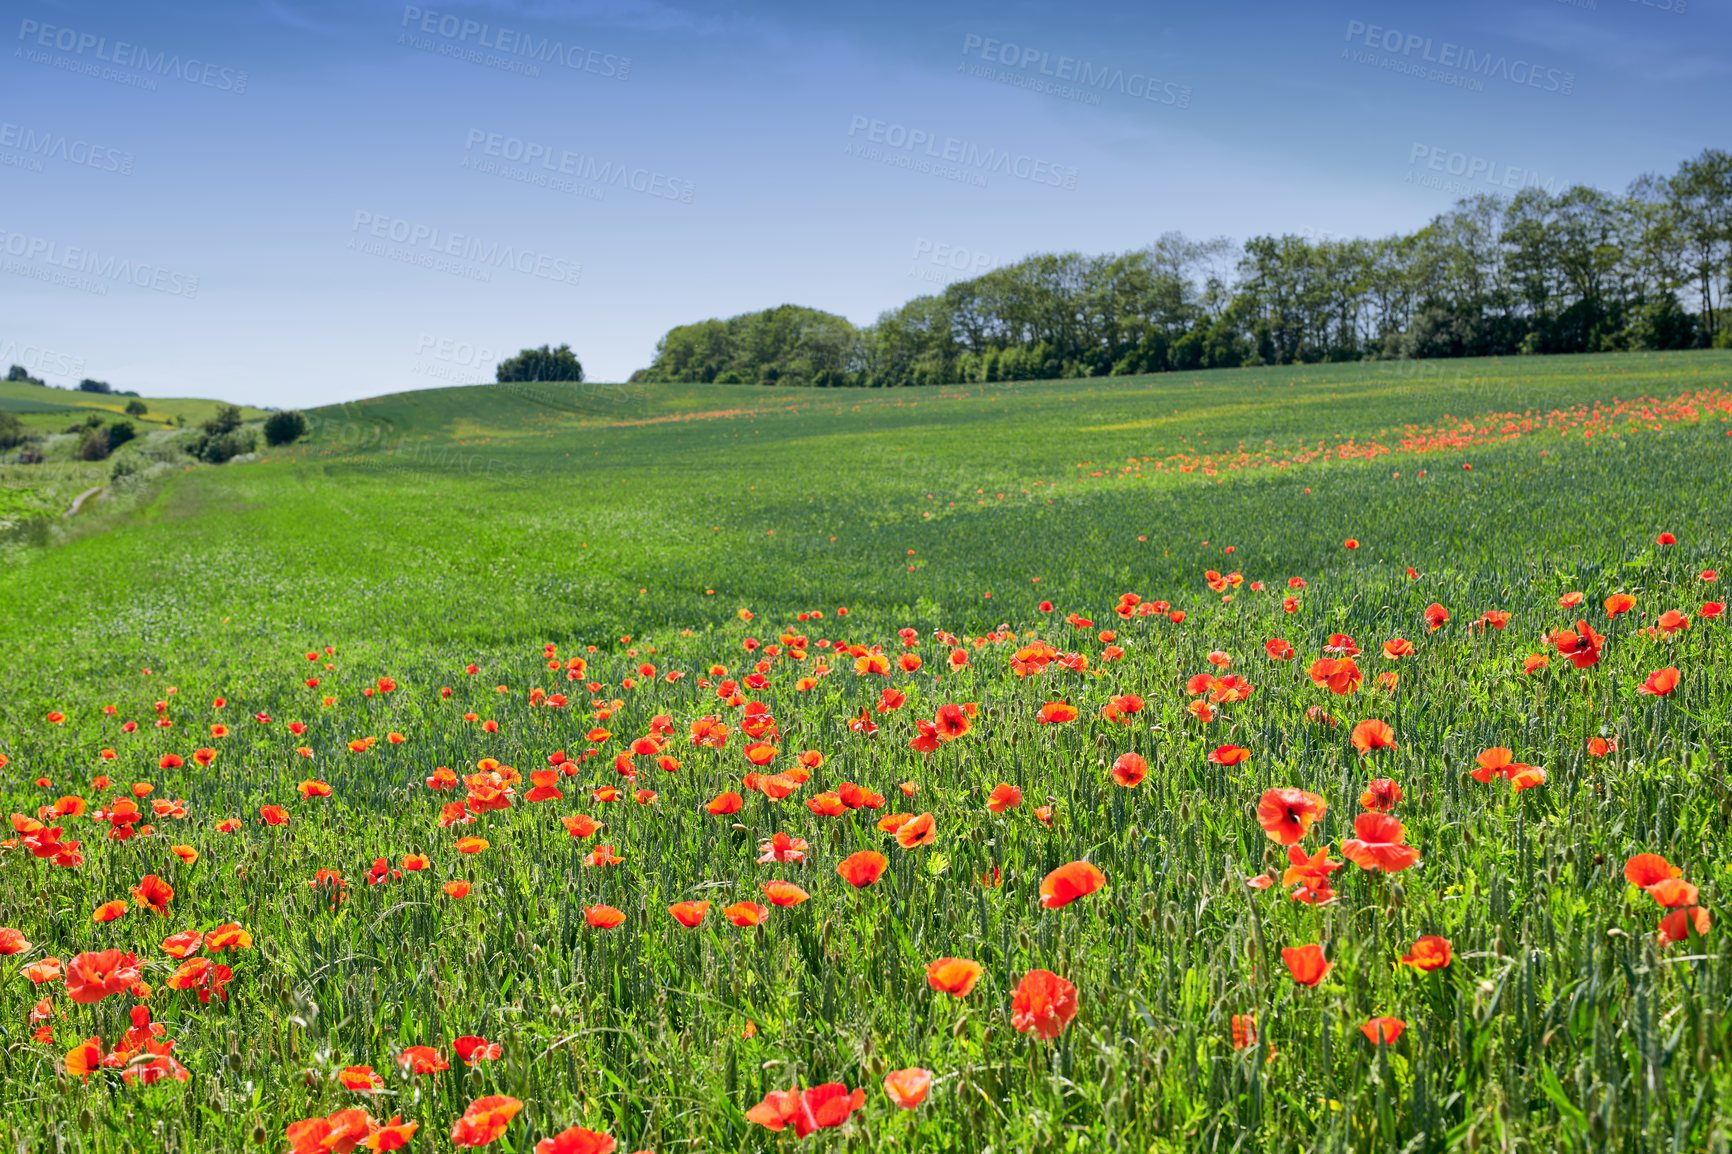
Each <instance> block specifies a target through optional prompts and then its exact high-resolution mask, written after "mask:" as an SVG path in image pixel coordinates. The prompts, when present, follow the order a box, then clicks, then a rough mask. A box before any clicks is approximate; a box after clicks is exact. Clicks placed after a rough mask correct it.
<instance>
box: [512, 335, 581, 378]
mask: <svg viewBox="0 0 1732 1154" xmlns="http://www.w3.org/2000/svg"><path fill="white" fill-rule="evenodd" d="M493 376H494V379H495V380H497V381H498V382H499V383H500V384H502V385H503V384H507V383H509V382H512V381H574V382H580V381H582V380H583V365H582V364H580V363H579V362H578V359H577V354H576V353H574V352H572V351H571V346H570V345H560V346H559V347H558V348H557V349H552V348H548V347H547V346H546V345H542V346H541V347H540V348H539V349H524V350H523V351H522V352H520V353H518V354H517V355H516V356H515V357H511V358H509V359H507V360H503V361H500V362H499V367H498V368H497V369H495V370H494V373H493Z"/></svg>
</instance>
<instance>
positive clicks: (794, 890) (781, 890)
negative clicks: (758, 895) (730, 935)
mask: <svg viewBox="0 0 1732 1154" xmlns="http://www.w3.org/2000/svg"><path fill="white" fill-rule="evenodd" d="M761 888H762V889H763V891H764V896H765V897H767V898H769V899H770V904H771V905H773V906H797V905H799V904H800V903H801V902H803V901H805V900H806V899H807V898H809V897H811V896H812V895H811V894H809V893H807V892H806V891H805V890H803V889H801V888H800V887H799V886H797V885H795V884H794V883H793V882H784V881H772V882H765V883H764V884H763V886H762V887H761ZM736 924H737V923H736Z"/></svg>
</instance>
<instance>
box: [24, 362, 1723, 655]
mask: <svg viewBox="0 0 1732 1154" xmlns="http://www.w3.org/2000/svg"><path fill="white" fill-rule="evenodd" d="M1724 360H1725V358H1724V354H1699V355H1692V356H1684V357H1678V356H1671V357H1666V358H1661V357H1659V356H1652V357H1643V356H1625V357H1611V358H1607V357H1595V358H1554V359H1533V360H1524V361H1519V362H1513V363H1510V364H1506V365H1497V364H1495V363H1490V362H1468V363H1463V364H1461V365H1456V364H1453V363H1452V364H1449V365H1447V366H1445V368H1446V372H1447V373H1448V374H1450V375H1445V376H1444V377H1443V378H1442V379H1437V378H1436V377H1435V376H1433V375H1430V374H1431V370H1429V369H1425V370H1424V371H1425V372H1426V373H1427V375H1425V376H1422V377H1419V378H1417V379H1415V378H1413V377H1403V376H1400V375H1396V374H1395V373H1394V372H1392V369H1391V367H1390V366H1325V367H1312V368H1299V369H1294V368H1278V369H1262V370H1234V371H1227V372H1220V373H1207V374H1197V375H1183V376H1180V375H1172V376H1161V377H1153V378H1132V379H1128V380H1108V381H1094V382H1059V383H1034V384H1018V385H1009V386H986V387H971V388H969V389H966V390H959V389H945V390H904V391H895V392H876V391H870V392H868V391H840V390H838V391H834V392H824V391H802V392H793V391H777V390H767V389H757V388H751V387H737V386H732V387H731V386H709V387H705V386H671V387H670V386H657V387H653V388H633V387H607V386H603V387H592V386H584V387H578V388H570V387H567V389H564V390H561V389H559V387H557V386H545V385H544V386H531V387H528V388H526V389H522V390H513V389H510V388H509V387H504V386H483V387H478V388H468V389H441V390H433V391H429V392H424V393H408V394H398V395H394V396H389V397H383V398H378V399H375V400H373V401H369V402H362V403H358V404H354V405H348V406H342V407H338V408H333V409H327V410H321V411H319V412H317V413H315V414H314V415H315V416H316V417H318V418H319V430H318V433H317V435H316V438H315V439H314V440H313V441H312V442H310V443H304V444H302V445H297V446H294V447H293V448H292V450H290V451H282V452H277V453H274V454H272V455H271V456H270V458H269V459H268V460H266V461H264V462H260V463H257V464H252V465H245V466H241V467H238V468H226V469H221V468H219V469H196V470H192V471H189V472H186V473H184V474H181V475H180V476H178V477H177V478H175V479H174V480H173V481H172V482H171V483H170V484H168V485H167V486H166V487H165V488H164V489H163V490H162V491H161V492H160V493H158V494H157V495H156V496H155V497H154V499H153V500H152V501H151V502H150V503H149V504H148V506H146V507H144V508H143V509H142V510H139V511H136V512H132V513H128V514H126V515H125V516H124V517H123V518H121V519H119V520H112V519H111V520H108V521H106V522H105V521H104V520H103V519H102V518H101V516H100V515H99V516H97V517H94V518H91V519H89V520H88V521H87V522H86V523H85V526H84V527H83V528H82V529H81V530H80V532H81V533H83V534H84V536H83V537H82V539H80V540H76V541H73V542H71V543H69V544H67V545H66V546H65V547H63V548H59V549H55V550H52V551H50V552H47V553H22V554H16V555H15V557H16V560H15V561H14V563H13V565H12V566H11V567H10V569H9V572H8V573H7V574H6V575H4V576H0V593H3V594H4V596H5V597H6V598H7V599H8V601H9V602H10V603H12V604H16V605H18V606H19V607H20V609H21V610H23V612H21V613H20V614H19V615H18V616H16V617H13V618H12V619H11V620H12V622H14V623H17V622H24V621H29V622H30V623H31V624H30V627H28V628H21V627H20V626H19V625H18V624H12V625H10V626H9V627H5V626H0V637H6V635H7V633H8V632H10V633H11V634H12V636H11V638H10V640H11V641H12V642H13V643H15V644H17V645H22V646H23V647H24V651H23V653H22V654H20V657H21V659H25V660H29V661H38V662H40V661H48V662H49V663H50V664H59V663H61V662H63V661H70V662H74V663H76V665H77V666H78V667H81V668H84V669H86V670H93V669H96V668H98V667H100V666H102V665H104V664H107V660H106V659H104V660H100V661H99V660H97V659H95V658H94V657H91V656H89V654H90V653H91V652H92V650H91V647H90V644H89V643H90V641H91V640H92V639H93V638H95V637H98V636H100V637H103V638H107V639H110V640H111V642H114V643H118V644H120V645H121V646H122V647H123V650H124V651H126V652H128V655H129V656H128V660H129V661H130V658H131V657H132V656H138V657H146V656H149V655H151V654H153V653H156V652H160V650H161V649H163V648H164V647H166V646H169V645H171V644H179V643H182V642H184V641H185V640H186V639H187V638H190V637H196V636H201V635H203V633H204V631H206V630H208V629H212V628H214V627H215V626H216V625H217V624H218V623H219V622H221V620H222V619H223V618H229V619H230V622H229V624H228V626H227V627H226V628H227V630H228V631H229V634H230V635H231V636H233V637H234V638H235V640H236V642H238V643H241V644H243V645H245V646H247V647H249V648H250V646H251V645H254V644H273V645H274V644H276V643H277V642H278V640H279V639H281V638H283V637H285V636H298V637H303V638H305V640H306V641H308V642H311V641H313V640H316V639H318V638H320V637H325V636H338V635H341V636H345V637H362V638H365V637H372V638H374V639H376V641H377V643H379V644H385V643H387V637H388V638H389V643H390V644H394V645H403V644H426V643H435V642H440V641H444V640H456V639H461V640H463V641H464V642H465V643H466V644H474V643H485V644H488V645H500V646H506V645H511V644H521V643H524V642H527V641H531V640H534V639H537V638H541V637H543V636H544V635H545V636H548V637H556V638H563V637H565V636H579V637H584V638H587V639H597V638H605V637H607V636H609V635H614V634H617V633H619V632H622V631H630V630H634V629H637V630H641V629H643V628H646V627H648V626H650V625H652V624H655V623H658V622H662V623H677V624H681V625H684V624H701V623H702V622H704V621H706V620H712V619H716V618H720V617H725V616H727V615H728V614H730V613H731V612H732V610H733V609H734V608H736V607H738V606H740V605H747V604H749V605H751V606H753V607H754V608H756V609H759V610H760V611H763V610H780V609H787V608H796V607H801V606H804V605H808V604H809V605H812V606H817V605H820V604H824V603H828V602H832V601H836V600H839V599H846V600H848V601H850V602H852V603H855V604H856V605H858V606H860V607H861V608H862V609H866V610H870V609H879V610H882V611H884V613H886V614H888V615H906V614H910V613H916V612H917V613H918V614H919V615H920V616H921V618H922V619H923V620H926V621H930V622H931V623H932V624H934V625H937V624H944V625H946V626H947V627H951V628H958V627H961V626H964V625H966V624H969V623H973V624H977V625H978V624H982V623H984V624H987V625H990V624H994V623H995V621H994V620H993V618H994V616H995V615H998V614H1000V613H1009V612H1016V611H1022V612H1025V611H1026V610H1027V607H1028V604H1029V603H1030V602H1031V600H1032V599H1037V598H1034V597H1033V594H1034V592H1035V591H1036V589H1037V587H1038V585H1044V586H1045V588H1046V589H1061V590H1067V591H1068V592H1069V594H1070V595H1071V596H1072V597H1073V598H1074V599H1075V600H1077V601H1079V602H1080V601H1091V600H1092V601H1098V600H1100V599H1102V598H1106V597H1109V596H1111V595H1114V594H1116V593H1117V592H1119V591H1122V589H1124V588H1140V589H1146V588H1149V587H1156V588H1159V587H1162V586H1165V587H1173V586H1175V585H1176V584H1177V583H1180V582H1183V581H1189V580H1190V579H1191V578H1192V577H1193V576H1194V575H1195V573H1196V572H1198V571H1200V570H1201V569H1202V568H1204V567H1207V566H1211V565H1213V566H1215V567H1224V566H1223V563H1222V555H1221V554H1220V553H1219V552H1218V550H1219V548H1220V547H1221V546H1223V545H1224V544H1227V543H1232V544H1234V545H1235V546H1236V550H1237V551H1236V553H1235V555H1234V563H1235V564H1236V565H1237V566H1238V567H1240V568H1244V569H1246V570H1247V571H1250V570H1252V569H1258V570H1264V571H1266V570H1268V569H1274V570H1278V571H1284V570H1289V569H1292V570H1299V569H1303V568H1308V569H1313V570H1315V569H1317V568H1326V567H1328V566H1332V565H1335V564H1337V563H1338V562H1339V558H1338V557H1337V556H1336V555H1335V553H1334V552H1333V549H1334V546H1335V545H1336V544H1337V543H1338V542H1339V541H1340V540H1341V539H1342V538H1343V537H1345V536H1348V535H1355V536H1358V537H1361V538H1363V539H1365V541H1366V550H1365V552H1363V553H1362V554H1361V556H1362V557H1375V558H1377V559H1379V560H1380V561H1384V562H1400V563H1401V564H1409V563H1411V564H1416V565H1421V566H1435V567H1442V566H1450V567H1456V568H1468V569H1478V570H1481V571H1483V572H1484V574H1485V579H1486V580H1488V581H1490V580H1494V579H1496V580H1503V581H1509V580H1517V579H1519V573H1520V566H1522V565H1524V564H1534V565H1539V564H1553V563H1554V559H1555V558H1556V557H1558V556H1560V555H1562V556H1568V557H1571V558H1575V559H1577V560H1578V561H1579V562H1580V563H1584V564H1586V563H1593V561H1594V559H1595V558H1596V557H1598V556H1599V555H1600V554H1602V553H1604V552H1606V551H1608V550H1615V549H1617V548H1620V547H1622V545H1624V544H1627V543H1629V542H1631V541H1634V540H1635V539H1637V538H1638V537H1639V536H1640V534H1642V533H1644V532H1646V531H1647V524H1648V523H1649V522H1652V521H1668V520H1670V521H1673V522H1674V523H1678V522H1682V521H1691V522H1696V523H1700V522H1701V521H1702V520H1703V518H1704V513H1703V510H1704V509H1707V510H1713V509H1715V508H1725V507H1728V504H1727V502H1726V501H1725V500H1721V499H1720V498H1721V497H1722V496H1724V495H1725V494H1727V492H1728V484H1729V483H1728V481H1727V476H1728V471H1727V469H1726V464H1727V456H1728V451H1729V449H1732V438H1725V437H1721V436H1718V432H1719V430H1718V429H1708V428H1706V427H1701V428H1698V427H1692V426H1669V427H1667V428H1666V429H1665V430H1663V431H1661V432H1655V433H1641V434H1638V435H1632V436H1630V437H1626V438H1623V439H1621V440H1617V441H1610V440H1606V439H1602V440H1601V441H1600V442H1599V443H1597V444H1595V445H1592V446H1588V445H1584V444H1583V443H1582V441H1581V440H1580V438H1579V437H1575V438H1568V439H1564V438H1560V439H1558V440H1557V441H1556V442H1555V443H1554V442H1553V441H1552V440H1550V439H1543V438H1540V437H1538V436H1537V435H1530V436H1529V437H1527V438H1525V439H1522V440H1519V441H1513V442H1510V443H1507V444H1502V445H1485V446H1481V447H1477V448H1474V449H1472V450H1471V451H1470V452H1468V453H1467V454H1466V455H1465V456H1463V457H1460V458H1456V457H1453V456H1451V457H1449V458H1448V460H1447V464H1448V466H1449V467H1448V469H1442V468H1435V467H1434V468H1433V470H1432V475H1431V476H1430V477H1428V478H1426V479H1424V480H1420V479H1419V478H1417V477H1416V476H1415V473H1416V472H1417V471H1418V470H1419V469H1421V468H1424V467H1425V464H1426V462H1425V461H1424V460H1421V459H1419V458H1408V459H1407V460H1406V461H1405V462H1404V461H1399V460H1396V459H1395V458H1389V459H1388V462H1387V463H1388V465H1389V467H1385V464H1386V462H1385V461H1382V460H1380V461H1378V462H1375V463H1372V464H1361V463H1334V464H1327V465H1323V464H1313V465H1306V466H1299V467H1294V468H1291V469H1288V470H1286V471H1283V472H1278V471H1275V470H1273V469H1257V470H1244V471H1237V472H1234V471H1221V472H1219V473H1218V474H1217V475H1216V476H1214V477H1213V478H1210V477H1205V476H1200V475H1198V474H1196V473H1192V474H1175V473H1173V472H1170V471H1166V472H1156V471H1154V470H1153V468H1152V466H1144V467H1142V468H1141V469H1140V471H1139V472H1138V473H1135V474H1127V475H1118V474H1117V472H1116V471H1114V470H1111V469H1107V470H1103V469H1102V467H1101V465H1102V464H1103V463H1105V462H1116V461H1122V460H1125V459H1127V458H1131V457H1153V456H1158V455H1166V454H1170V453H1173V452H1176V451H1179V450H1182V449H1191V448H1193V447H1194V448H1198V449H1201V450H1203V451H1218V450H1222V449H1232V448H1233V447H1234V446H1235V445H1236V444H1237V443H1239V442H1241V441H1243V442H1245V443H1246V444H1247V445H1249V446H1258V445H1260V444H1261V442H1263V441H1264V440H1272V441H1275V442H1277V447H1287V446H1291V445H1293V444H1297V443H1299V442H1300V441H1301V440H1304V441H1307V442H1309V443H1311V444H1313V445H1314V444H1315V443H1316V442H1317V441H1319V440H1322V441H1324V442H1327V443H1329V444H1331V445H1333V444H1335V443H1336V441H1337V439H1338V438H1339V439H1340V440H1342V441H1346V440H1348V439H1350V438H1359V439H1361V440H1363V439H1364V438H1367V437H1375V436H1376V435H1377V434H1379V433H1380V432H1382V433H1385V434H1388V433H1389V432H1390V431H1391V430H1392V428H1393V427H1394V426H1397V425H1400V424H1403V423H1407V422H1424V421H1426V420H1429V419H1434V418H1437V417H1441V416H1442V415H1444V414H1446V413H1449V414H1466V413H1474V412H1483V411H1486V410H1488V409H1497V410H1515V411H1522V410H1528V409H1535V410H1543V409H1549V408H1552V407H1567V406H1569V405H1573V404H1579V403H1588V402H1594V401H1609V400H1610V399H1611V398H1612V397H1614V396H1617V397H1625V398H1628V397H1631V396H1636V395H1640V394H1643V393H1648V394H1654V395H1659V396H1674V395H1676V394H1677V393H1679V392H1682V391H1684V390H1686V389H1697V388H1708V387H1719V386H1722V385H1724V383H1725V381H1726V378H1727V376H1728V367H1727V365H1726V364H1725V363H1724ZM1456 374H1459V375H1456ZM1499 374H1502V375H1501V376H1500V375H1499ZM549 398H551V403H549ZM1384 439H1385V440H1386V441H1387V440H1390V439H1391V438H1390V437H1389V436H1385V438H1384ZM1686 445H1688V446H1690V447H1691V448H1690V451H1687V452H1686V451H1681V449H1682V448H1683V447H1684V446H1686ZM1698 448H1699V451H1698ZM1542 449H1549V455H1547V456H1545V457H1541V456H1540V452H1541V450H1542ZM1462 461H1472V462H1476V463H1477V465H1478V471H1475V472H1472V473H1471V474H1469V473H1463V472H1461V471H1460V469H1459V465H1460V463H1461V462H1462ZM1085 462H1087V463H1089V464H1084V463H1085ZM1103 471H1106V472H1110V473H1112V474H1113V475H1109V476H1103V477H1098V478H1096V477H1091V476H1090V475H1089V474H1091V473H1096V472H1103ZM1398 471H1399V472H1401V473H1402V479H1400V480H1396V479H1395V478H1393V477H1392V476H1391V473H1394V472H1398ZM1632 471H1634V472H1636V473H1638V474H1642V475H1647V476H1652V478H1653V481H1652V482H1651V483H1647V484H1643V485H1641V486H1640V491H1641V493H1642V497H1641V500H1642V501H1643V503H1644V504H1645V505H1646V506H1647V507H1648V509H1649V511H1650V516H1649V517H1647V518H1644V519H1643V522H1644V523H1643V524H1642V525H1640V526H1630V525H1629V524H1628V520H1629V519H1628V517H1627V510H1626V509H1625V508H1624V507H1623V506H1624V505H1625V504H1626V503H1627V502H1628V501H1629V500H1631V499H1632V498H1631V497H1630V496H1629V475H1630V473H1631V472H1632ZM1306 489H1311V490H1312V492H1310V493H1307V492H1306V491H1305V490H1306ZM1024 490H1027V491H1028V492H1027V493H1026V494H1025V493H1024ZM1000 493H1002V494H1003V497H1002V498H1001V497H1000V496H999V494H1000ZM1707 516H1708V517H1709V518H1710V519H1712V517H1713V514H1712V512H1710V513H1708V514H1707ZM1494 517H1495V518H1496V524H1495V527H1494V526H1493V518H1494ZM80 520H81V521H84V520H85V519H84V518H81V519H80ZM1397 526H1399V527H1400V532H1399V533H1397V532H1395V529H1396V527H1397ZM1380 530H1381V531H1380ZM1717 531H1718V529H1717ZM1139 537H1146V538H1147V540H1146V541H1139V540H1138V538H1139ZM1396 537H1399V538H1400V539H1401V540H1402V541H1403V542H1404V543H1403V545H1402V547H1401V549H1400V550H1398V551H1397V550H1393V549H1392V547H1391V546H1389V545H1388V544H1386V542H1387V541H1389V540H1390V539H1392V538H1396ZM831 538H835V540H833V541H832V540H831ZM1205 542H1209V544H1207V545H1205V544H1204V543H1205ZM909 550H913V551H914V552H913V555H912V556H910V554H909V552H908V551H909ZM1397 552H1399V554H1400V555H1396V553H1397ZM910 564H913V565H914V566H915V570H914V571H913V572H909V571H908V566H909V565H910ZM1512 565H1513V566H1514V568H1512V567H1511V566H1512ZM1494 574H1495V575H1496V576H1494ZM1036 577H1038V578H1040V579H1041V581H1040V582H1039V583H1038V585H1037V583H1036V582H1034V581H1033V578H1036ZM141 578H142V579H141ZM91 588H102V589H104V590H105V593H104V596H103V597H102V598H100V599H97V600H96V601H95V602H94V603H93V600H92V598H91V597H90V595H89V590H90V589H91ZM708 589H713V590H715V592H714V594H713V595H711V594H707V593H706V592H705V591H706V590H708ZM430 590H431V595H430ZM640 590H642V592H640ZM988 591H992V592H994V593H995V596H996V597H997V598H998V601H997V603H996V604H994V603H992V602H991V601H990V600H988V599H987V598H986V597H985V594H986V593H987V592H988ZM1000 606H1002V607H1003V608H1002V609H1001V608H1000ZM243 638H251V639H252V640H247V641H243V640H242V639H243ZM159 659H160V658H159Z"/></svg>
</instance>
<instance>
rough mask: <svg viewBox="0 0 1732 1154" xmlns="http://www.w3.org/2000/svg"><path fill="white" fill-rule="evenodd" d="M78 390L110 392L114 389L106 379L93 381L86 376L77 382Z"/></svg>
mask: <svg viewBox="0 0 1732 1154" xmlns="http://www.w3.org/2000/svg"><path fill="white" fill-rule="evenodd" d="M78 391H79V392H81V393H112V392H113V391H114V389H113V387H112V386H111V385H109V383H108V382H107V381H93V380H91V379H90V378H89V377H86V378H84V379H83V380H82V381H79V382H78Z"/></svg>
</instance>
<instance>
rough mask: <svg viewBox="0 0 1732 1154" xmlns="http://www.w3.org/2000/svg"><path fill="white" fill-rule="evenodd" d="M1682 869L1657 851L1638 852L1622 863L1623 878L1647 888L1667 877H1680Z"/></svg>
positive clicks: (1634, 884) (1640, 887)
mask: <svg viewBox="0 0 1732 1154" xmlns="http://www.w3.org/2000/svg"><path fill="white" fill-rule="evenodd" d="M1683 873H1684V871H1683V870H1682V869H1680V868H1678V867H1677V866H1675V865H1673V864H1672V863H1671V862H1669V861H1667V860H1666V859H1665V858H1663V857H1661V856H1660V855H1659V854H1657V853H1639V854H1637V855H1636V856H1634V857H1632V858H1631V859H1630V860H1628V861H1626V862H1625V863H1624V880H1625V881H1627V882H1629V883H1630V884H1631V885H1633V886H1635V887H1637V888H1638V889H1644V890H1645V889H1647V888H1648V887H1649V886H1652V885H1657V884H1659V883H1660V882H1662V881H1665V880H1666V879H1667V878H1675V877H1682V876H1683Z"/></svg>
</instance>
